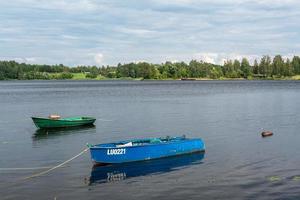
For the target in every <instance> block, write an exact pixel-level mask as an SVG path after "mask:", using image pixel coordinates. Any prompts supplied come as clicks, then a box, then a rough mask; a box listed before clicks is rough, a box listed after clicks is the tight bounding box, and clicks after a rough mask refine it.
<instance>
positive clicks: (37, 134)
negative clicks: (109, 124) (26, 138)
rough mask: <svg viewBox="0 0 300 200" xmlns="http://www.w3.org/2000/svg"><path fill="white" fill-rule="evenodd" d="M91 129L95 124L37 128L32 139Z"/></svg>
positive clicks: (94, 128)
mask: <svg viewBox="0 0 300 200" xmlns="http://www.w3.org/2000/svg"><path fill="white" fill-rule="evenodd" d="M91 130H96V126H95V125H85V126H77V127H68V128H55V129H37V130H36V131H35V133H34V134H33V136H32V138H33V140H40V139H47V138H53V137H57V136H61V135H69V134H75V133H79V132H87V131H89V132H90V131H91Z"/></svg>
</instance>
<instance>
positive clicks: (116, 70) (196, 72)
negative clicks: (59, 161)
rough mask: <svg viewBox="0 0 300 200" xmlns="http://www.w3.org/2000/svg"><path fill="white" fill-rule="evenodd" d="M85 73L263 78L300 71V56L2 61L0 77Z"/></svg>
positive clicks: (63, 76)
mask: <svg viewBox="0 0 300 200" xmlns="http://www.w3.org/2000/svg"><path fill="white" fill-rule="evenodd" d="M78 73H81V74H84V78H88V79H95V78H97V77H102V78H142V79H180V78H199V79H200V78H208V79H222V78H225V79H226V78H245V79H253V78H262V79H277V78H278V79H279V78H284V77H292V76H294V75H300V57H299V56H294V57H293V58H292V59H291V60H290V59H283V58H282V56H281V55H276V56H275V57H273V58H271V57H270V56H263V57H262V58H261V59H260V60H259V61H257V60H255V61H254V63H253V65H250V63H249V61H248V60H247V58H243V59H242V60H241V61H239V60H227V61H226V62H224V64H223V65H215V64H211V63H206V62H203V61H197V60H192V61H190V62H189V63H185V62H165V63H161V64H151V63H147V62H139V63H127V64H120V63H119V64H118V65H117V66H101V67H97V66H77V67H68V66H65V65H62V64H60V65H37V64H25V63H17V62H15V61H0V80H9V79H19V80H30V79H72V78H74V75H75V74H78Z"/></svg>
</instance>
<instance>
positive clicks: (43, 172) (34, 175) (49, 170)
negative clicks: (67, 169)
mask: <svg viewBox="0 0 300 200" xmlns="http://www.w3.org/2000/svg"><path fill="white" fill-rule="evenodd" d="M88 149H89V148H86V149H84V150H83V151H81V152H80V153H79V154H77V155H75V156H73V157H72V158H70V159H68V160H66V161H64V162H63V163H61V164H59V165H56V166H54V167H52V168H50V169H48V170H45V171H42V172H39V173H36V174H33V175H31V176H27V177H25V178H23V179H22V180H27V179H30V178H35V177H38V176H41V175H44V174H47V173H49V172H51V171H53V170H55V169H57V168H59V167H62V166H63V165H65V164H67V163H68V162H71V161H72V160H74V159H75V158H77V157H79V156H81V155H82V154H84V153H85V152H86V151H87V150H88Z"/></svg>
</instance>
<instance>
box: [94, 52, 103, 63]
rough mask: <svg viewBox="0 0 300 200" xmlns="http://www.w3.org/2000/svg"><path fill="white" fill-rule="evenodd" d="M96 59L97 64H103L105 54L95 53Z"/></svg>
mask: <svg viewBox="0 0 300 200" xmlns="http://www.w3.org/2000/svg"><path fill="white" fill-rule="evenodd" d="M94 60H95V62H96V64H98V65H101V64H102V62H103V54H102V53H97V54H95V55H94Z"/></svg>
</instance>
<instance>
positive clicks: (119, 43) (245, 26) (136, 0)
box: [0, 0, 300, 66]
mask: <svg viewBox="0 0 300 200" xmlns="http://www.w3.org/2000/svg"><path fill="white" fill-rule="evenodd" d="M299 19H300V2H299V1H297V0H285V1H283V0H282V1H280V0H251V1H250V0H198V1H197V0H149V1H142V0H120V1H115V0H98V1H96V0H11V1H4V0H2V1H0V59H1V60H17V61H19V62H26V63H39V64H59V63H63V64H66V65H70V66H77V65H98V66H101V65H107V64H109V65H114V64H117V63H119V62H121V63H127V62H139V61H147V62H152V63H161V62H165V61H167V60H168V61H190V60H191V59H197V60H204V61H207V62H212V63H218V64H219V63H222V62H223V61H224V60H226V59H235V58H237V59H241V58H242V57H247V58H248V59H250V60H253V59H255V58H260V57H261V56H262V55H265V54H269V55H275V54H281V55H283V56H285V57H291V56H292V55H299V54H300V37H299V36H300V24H299V22H300V20H299Z"/></svg>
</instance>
